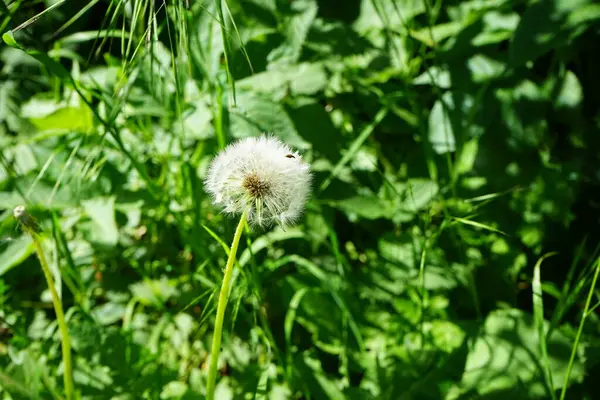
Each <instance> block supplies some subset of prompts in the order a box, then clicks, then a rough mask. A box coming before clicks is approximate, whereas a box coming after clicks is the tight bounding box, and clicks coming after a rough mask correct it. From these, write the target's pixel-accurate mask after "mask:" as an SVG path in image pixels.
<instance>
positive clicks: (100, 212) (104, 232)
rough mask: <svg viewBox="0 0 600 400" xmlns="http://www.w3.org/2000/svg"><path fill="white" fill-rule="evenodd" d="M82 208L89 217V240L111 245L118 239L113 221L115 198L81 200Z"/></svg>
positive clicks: (115, 224) (117, 231)
mask: <svg viewBox="0 0 600 400" xmlns="http://www.w3.org/2000/svg"><path fill="white" fill-rule="evenodd" d="M82 206H83V209H84V210H85V213H86V214H87V216H88V217H89V218H90V219H91V221H92V224H91V225H90V228H89V229H90V232H89V233H90V241H91V242H94V243H97V244H100V245H104V246H109V247H113V246H115V245H116V244H117V242H118V240H119V229H118V227H117V223H116V221H115V198H114V197H99V198H95V199H91V200H85V201H83V202H82Z"/></svg>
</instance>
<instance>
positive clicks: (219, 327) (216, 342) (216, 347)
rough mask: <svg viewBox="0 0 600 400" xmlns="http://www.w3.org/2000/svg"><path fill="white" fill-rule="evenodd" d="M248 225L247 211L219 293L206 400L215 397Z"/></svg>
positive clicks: (236, 232) (233, 245) (232, 246)
mask: <svg viewBox="0 0 600 400" xmlns="http://www.w3.org/2000/svg"><path fill="white" fill-rule="evenodd" d="M245 223H246V211H244V213H243V214H242V217H241V218H240V222H239V224H238V226H237V228H236V230H235V234H234V235H233V242H232V243H231V249H230V251H229V257H228V258H227V265H226V267H225V275H224V276H223V283H222V285H221V292H220V293H219V303H218V304H217V319H216V321H215V333H214V335H213V342H212V349H211V355H210V365H209V367H208V381H207V383H206V399H207V400H214V397H215V384H216V380H217V364H218V362H219V353H220V352H221V336H222V333H223V320H224V319H225V308H226V307H227V301H228V300H229V289H230V286H231V277H232V275H233V263H234V262H235V255H236V253H237V249H238V245H239V243H240V238H241V237H242V232H243V230H244V229H243V228H244V224H245Z"/></svg>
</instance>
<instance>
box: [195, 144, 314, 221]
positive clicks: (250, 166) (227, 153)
mask: <svg viewBox="0 0 600 400" xmlns="http://www.w3.org/2000/svg"><path fill="white" fill-rule="evenodd" d="M205 185H206V190H207V191H208V193H210V194H211V196H212V198H213V202H214V203H215V204H216V205H217V206H220V207H222V208H223V210H224V211H225V212H227V213H231V214H240V213H242V212H244V211H247V218H248V222H249V223H250V224H253V225H258V226H261V227H264V226H269V225H273V224H279V225H290V224H293V223H294V222H295V221H296V220H297V219H298V217H299V216H300V215H301V214H302V211H303V209H304V204H305V203H306V200H307V199H308V196H309V193H310V185H311V173H310V167H309V165H308V164H307V163H305V162H304V161H303V160H302V157H301V156H300V154H298V152H296V151H293V150H292V149H291V148H290V147H288V146H287V145H286V144H284V143H282V142H281V141H280V140H279V139H278V138H276V137H274V136H260V137H249V138H245V139H241V140H238V141H237V142H235V143H232V144H231V145H229V146H227V147H226V148H225V149H224V150H223V151H222V152H221V153H219V154H218V155H217V156H216V157H215V158H214V160H213V161H212V163H211V165H210V167H209V169H208V174H207V177H206V180H205Z"/></svg>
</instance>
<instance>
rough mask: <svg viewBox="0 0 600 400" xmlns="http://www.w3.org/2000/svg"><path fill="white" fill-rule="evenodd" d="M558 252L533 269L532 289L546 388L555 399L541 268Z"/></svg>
mask: <svg viewBox="0 0 600 400" xmlns="http://www.w3.org/2000/svg"><path fill="white" fill-rule="evenodd" d="M556 254H558V253H556V252H552V253H548V254H545V255H543V256H542V257H540V258H539V260H538V261H537V263H536V264H535V266H534V267H533V281H532V283H531V288H532V292H533V317H534V319H535V325H536V328H537V332H538V340H539V343H540V350H541V352H542V364H543V366H544V368H545V370H544V378H545V380H546V386H547V389H548V392H549V394H550V396H551V397H552V398H553V399H555V398H556V395H555V393H554V383H553V381H552V371H551V370H550V362H549V360H548V348H547V346H546V330H545V329H544V301H543V297H542V281H541V276H540V266H541V265H542V262H544V260H545V259H547V258H549V257H552V256H555V255H556Z"/></svg>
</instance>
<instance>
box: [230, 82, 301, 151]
mask: <svg viewBox="0 0 600 400" xmlns="http://www.w3.org/2000/svg"><path fill="white" fill-rule="evenodd" d="M230 132H231V135H232V136H233V137H235V138H241V137H246V136H258V135H261V134H263V133H272V134H274V135H275V136H277V137H279V138H281V140H283V141H284V142H286V143H288V144H289V145H291V146H293V147H295V148H298V149H308V148H310V144H309V143H308V142H306V141H305V140H304V139H302V137H301V136H300V135H298V132H297V131H296V127H295V126H294V123H293V122H292V120H291V118H290V117H289V115H288V114H287V112H286V111H285V109H284V108H283V107H282V106H281V105H280V104H279V103H275V102H273V101H272V100H270V99H269V98H268V97H265V96H261V95H258V94H251V93H249V92H240V93H238V104H237V107H236V108H234V109H233V110H231V113H230Z"/></svg>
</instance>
